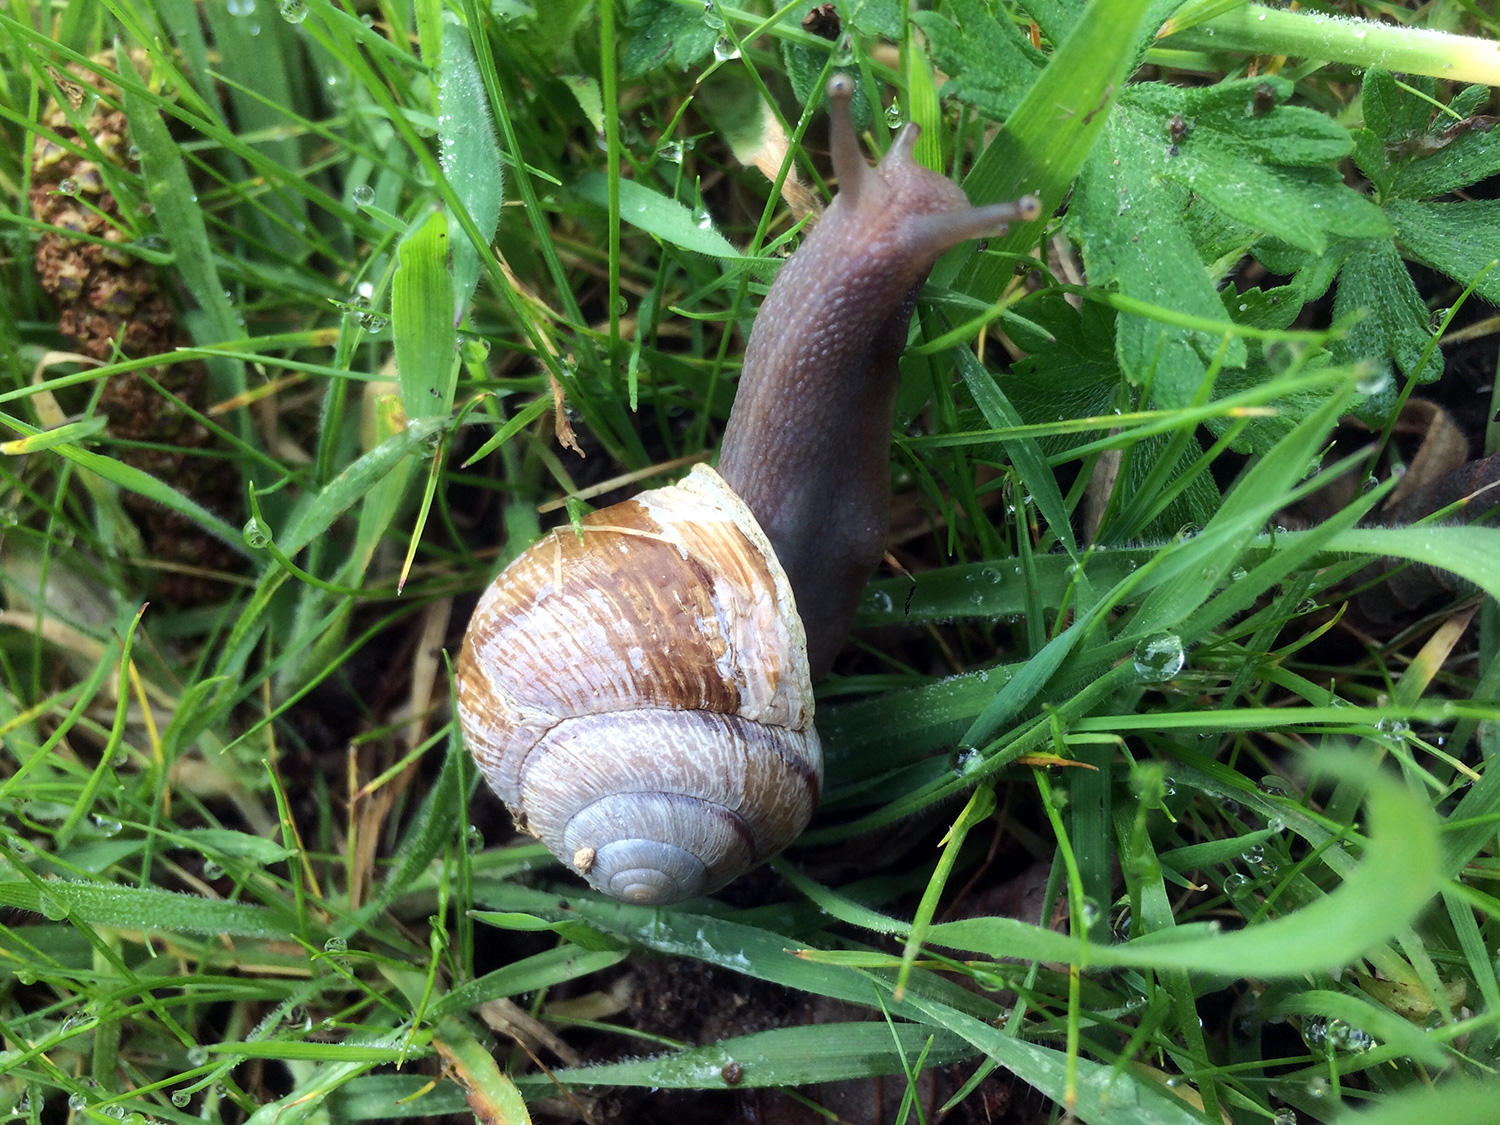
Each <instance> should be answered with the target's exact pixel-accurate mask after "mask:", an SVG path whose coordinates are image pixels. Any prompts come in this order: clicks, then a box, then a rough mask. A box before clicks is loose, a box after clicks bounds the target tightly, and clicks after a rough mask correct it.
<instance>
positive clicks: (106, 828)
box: [93, 813, 125, 836]
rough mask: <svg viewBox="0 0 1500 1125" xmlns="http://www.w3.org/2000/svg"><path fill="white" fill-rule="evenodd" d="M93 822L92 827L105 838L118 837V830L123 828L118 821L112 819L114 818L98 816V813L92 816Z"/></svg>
mask: <svg viewBox="0 0 1500 1125" xmlns="http://www.w3.org/2000/svg"><path fill="white" fill-rule="evenodd" d="M93 821H94V827H95V828H97V829H99V831H100V832H103V833H104V834H105V835H106V836H118V835H119V834H120V829H122V828H124V827H125V826H124V825H123V824H121V823H120V822H119V821H118V820H116V819H114V817H109V816H100V815H99V814H98V813H95V814H94V816H93Z"/></svg>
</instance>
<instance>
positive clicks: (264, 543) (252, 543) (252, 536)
mask: <svg viewBox="0 0 1500 1125" xmlns="http://www.w3.org/2000/svg"><path fill="white" fill-rule="evenodd" d="M240 534H241V535H242V536H244V539H245V546H247V547H249V548H250V549H251V550H252V551H262V550H264V549H265V548H267V547H269V546H270V545H271V529H270V528H269V527H267V526H266V523H265V521H264V520H260V519H257V518H255V517H254V516H251V517H250V518H249V519H248V520H246V521H245V526H244V528H243V529H242V530H241V531H240Z"/></svg>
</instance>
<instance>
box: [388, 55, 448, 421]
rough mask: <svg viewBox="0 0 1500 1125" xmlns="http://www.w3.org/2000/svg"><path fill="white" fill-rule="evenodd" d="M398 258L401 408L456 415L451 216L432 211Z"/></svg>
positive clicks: (394, 297)
mask: <svg viewBox="0 0 1500 1125" xmlns="http://www.w3.org/2000/svg"><path fill="white" fill-rule="evenodd" d="M444 41H445V42H446V36H445V38H444ZM397 253H398V262H399V264H398V265H397V266H396V274H395V277H394V278H393V279H392V282H391V334H392V337H393V339H394V341H395V345H396V367H397V369H398V378H399V379H400V381H401V404H402V406H404V407H405V408H406V413H407V415H408V416H410V417H411V418H414V419H417V418H433V417H438V416H446V415H448V414H449V413H450V412H451V411H452V410H453V393H454V390H455V388H456V387H457V385H458V381H457V380H458V336H457V332H456V331H455V319H454V309H455V306H454V303H453V296H454V289H453V278H452V277H451V275H450V274H449V272H448V216H447V215H445V214H443V212H441V211H432V212H430V213H428V214H427V215H425V216H424V217H422V218H420V219H418V220H417V221H416V222H415V223H414V224H413V226H412V228H411V229H410V230H409V231H408V232H407V234H406V237H405V238H403V239H402V240H401V245H400V248H399V250H398V252H397Z"/></svg>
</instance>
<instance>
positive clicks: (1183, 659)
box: [1135, 633, 1187, 684]
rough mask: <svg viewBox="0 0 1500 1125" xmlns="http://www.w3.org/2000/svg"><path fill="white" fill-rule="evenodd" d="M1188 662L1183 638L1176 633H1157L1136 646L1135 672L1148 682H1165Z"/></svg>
mask: <svg viewBox="0 0 1500 1125" xmlns="http://www.w3.org/2000/svg"><path fill="white" fill-rule="evenodd" d="M1186 663H1187V652H1186V650H1184V649H1183V647H1182V638H1181V637H1179V636H1178V635H1177V634H1176V633H1157V634H1156V635H1155V636H1151V637H1146V638H1145V639H1143V640H1142V641H1141V642H1140V643H1139V644H1137V645H1136V646H1135V672H1136V675H1138V676H1139V677H1140V678H1141V679H1142V680H1144V681H1145V682H1146V683H1148V684H1159V683H1165V682H1166V681H1167V680H1170V679H1171V678H1172V677H1173V676H1175V675H1177V673H1179V672H1181V671H1182V669H1183V666H1184V665H1185V664H1186Z"/></svg>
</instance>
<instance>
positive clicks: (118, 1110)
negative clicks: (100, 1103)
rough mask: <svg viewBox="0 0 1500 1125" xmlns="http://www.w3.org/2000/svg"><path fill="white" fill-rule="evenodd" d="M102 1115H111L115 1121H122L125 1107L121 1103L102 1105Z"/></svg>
mask: <svg viewBox="0 0 1500 1125" xmlns="http://www.w3.org/2000/svg"><path fill="white" fill-rule="evenodd" d="M104 1116H106V1117H113V1118H114V1119H115V1120H116V1121H124V1120H125V1107H124V1106H122V1105H107V1106H105V1107H104Z"/></svg>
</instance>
